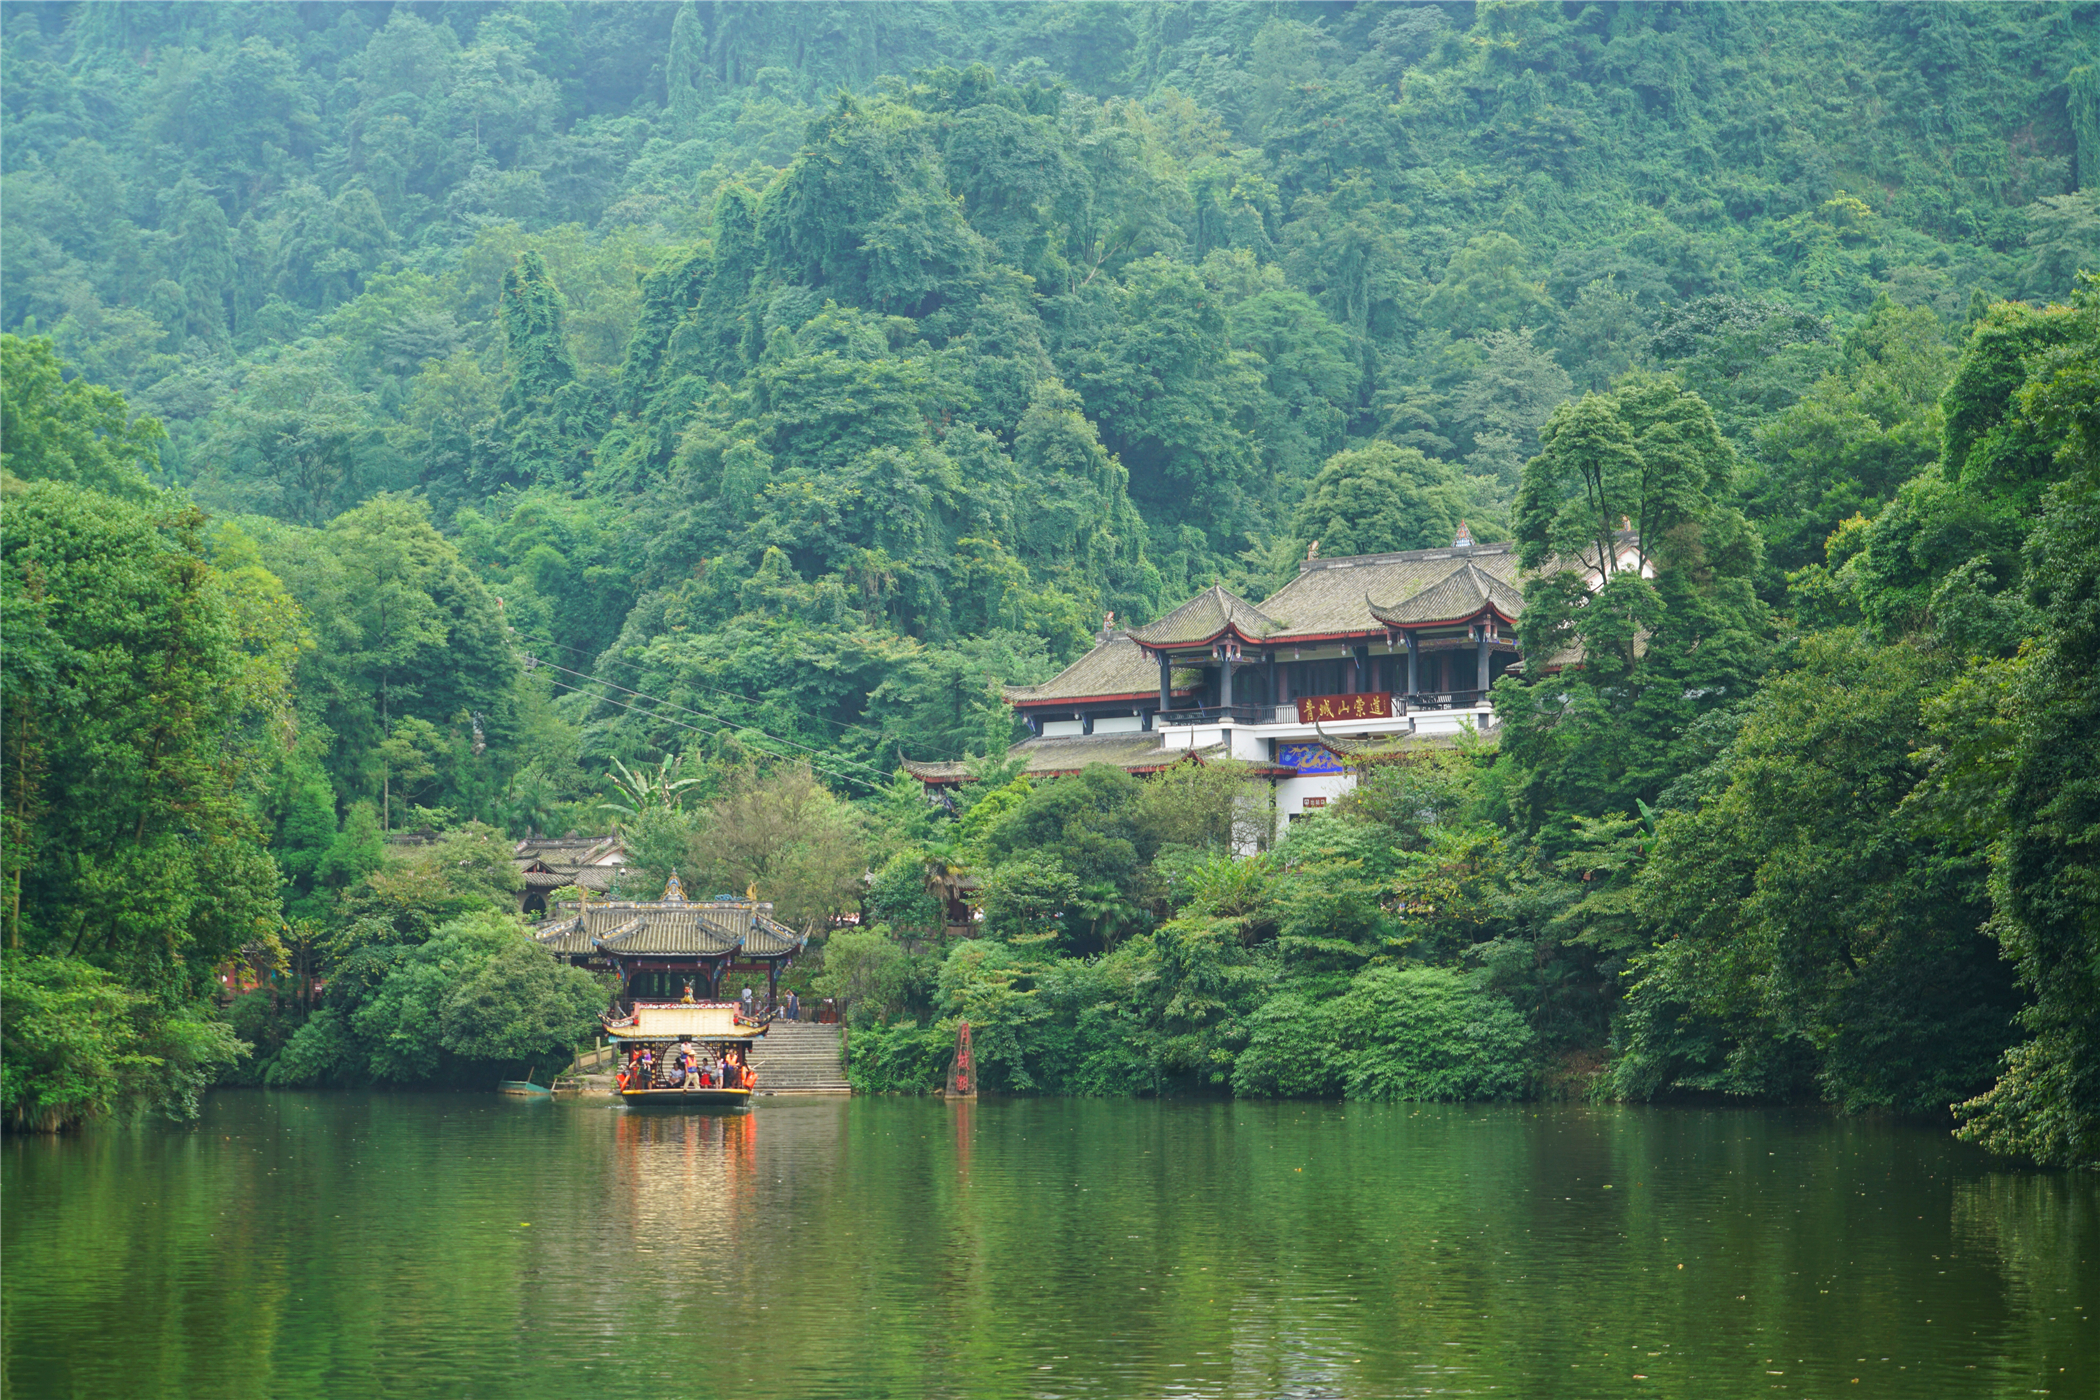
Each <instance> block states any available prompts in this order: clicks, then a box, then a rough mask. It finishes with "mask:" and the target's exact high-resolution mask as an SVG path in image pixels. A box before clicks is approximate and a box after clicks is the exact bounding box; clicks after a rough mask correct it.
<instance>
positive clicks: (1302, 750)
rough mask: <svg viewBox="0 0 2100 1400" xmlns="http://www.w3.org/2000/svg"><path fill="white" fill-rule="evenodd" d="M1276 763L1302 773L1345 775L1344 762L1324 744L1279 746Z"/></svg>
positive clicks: (1277, 747)
mask: <svg viewBox="0 0 2100 1400" xmlns="http://www.w3.org/2000/svg"><path fill="white" fill-rule="evenodd" d="M1276 763H1277V765H1278V766H1279V767H1282V768H1295V769H1297V770H1298V771H1299V772H1300V773H1343V772H1347V771H1348V770H1347V769H1345V768H1343V767H1342V761H1341V760H1340V759H1339V758H1336V757H1335V756H1334V755H1333V754H1332V753H1330V752H1328V750H1327V748H1326V746H1325V745H1323V744H1278V745H1277V746H1276Z"/></svg>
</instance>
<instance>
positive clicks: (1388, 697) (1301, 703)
mask: <svg viewBox="0 0 2100 1400" xmlns="http://www.w3.org/2000/svg"><path fill="white" fill-rule="evenodd" d="M1392 717H1393V695H1392V692H1391V691H1388V690H1377V691H1372V692H1371V693H1369V694H1367V695H1301V696H1299V697H1298V723H1300V724H1316V723H1325V722H1326V721H1328V720H1344V719H1391V718H1392Z"/></svg>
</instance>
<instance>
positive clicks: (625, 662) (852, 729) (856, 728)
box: [538, 641, 880, 739]
mask: <svg viewBox="0 0 2100 1400" xmlns="http://www.w3.org/2000/svg"><path fill="white" fill-rule="evenodd" d="M547 645H549V646H551V647H557V648H559V649H560V650H562V651H565V652H567V653H569V655H571V656H580V657H583V658H584V659H586V660H588V661H590V662H591V663H592V664H594V665H596V664H599V663H601V662H604V661H605V658H604V656H602V655H600V656H592V655H591V653H589V652H587V651H585V650H583V648H581V647H572V646H567V645H564V644H563V643H561V642H555V641H550V642H548V643H547ZM538 664H539V665H542V666H552V665H554V664H555V663H553V662H552V661H539V662H538ZM607 664H611V665H615V666H629V667H632V668H634V669H635V670H637V671H639V670H640V669H641V668H642V663H641V662H639V661H637V660H635V659H634V658H633V657H629V656H615V657H613V658H612V660H611V661H610V663H607ZM569 674H571V675H576V674H578V673H577V672H575V671H571V672H570V673H569ZM594 679H596V678H595V677H594ZM603 683H604V684H606V685H611V684H613V683H612V682H611V681H604V682H603ZM683 683H684V684H686V685H689V686H692V687H693V688H694V689H695V690H704V691H707V692H708V693H709V694H711V695H721V696H726V697H727V698H729V699H731V700H741V701H743V702H744V703H745V704H747V705H763V704H765V703H766V702H765V701H763V700H761V699H759V698H758V697H756V696H753V695H744V694H742V693H740V692H738V691H734V690H724V689H722V687H720V686H718V685H708V684H706V683H704V682H702V681H694V680H688V681H685V682H683ZM629 693H630V694H634V693H638V692H629ZM666 703H669V702H666ZM693 713H695V714H698V713H700V711H697V710H696V711H694V712H693ZM808 718H810V719H813V720H815V721H816V722H817V723H818V724H828V725H830V726H831V727H832V728H833V729H836V730H838V731H839V732H840V733H841V734H866V735H868V736H869V737H870V738H877V739H879V738H880V736H879V735H877V734H876V733H875V731H874V730H873V729H872V728H870V727H869V726H868V725H865V724H847V723H845V722H843V721H841V720H835V719H827V718H825V717H824V716H823V715H810V716H808Z"/></svg>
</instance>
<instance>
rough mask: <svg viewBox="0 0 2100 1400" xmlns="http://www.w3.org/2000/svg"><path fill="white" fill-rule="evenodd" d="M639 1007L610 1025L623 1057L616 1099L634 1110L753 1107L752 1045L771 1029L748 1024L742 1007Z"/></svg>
mask: <svg viewBox="0 0 2100 1400" xmlns="http://www.w3.org/2000/svg"><path fill="white" fill-rule="evenodd" d="M633 1005H634V1009H633V1010H632V1011H631V1012H629V1013H628V1014H627V1015H626V1016H621V1017H608V1018H607V1019H606V1022H605V1032H606V1034H607V1035H608V1036H609V1037H610V1038H611V1040H612V1043H613V1048H614V1050H615V1052H616V1054H615V1057H614V1063H615V1065H616V1066H617V1070H616V1072H615V1074H614V1078H613V1093H614V1094H616V1095H617V1096H618V1097H619V1099H620V1101H621V1102H622V1103H625V1104H628V1105H630V1106H632V1107H635V1108H711V1109H725V1108H726V1109H741V1108H747V1107H749V1106H750V1103H751V1097H752V1090H753V1084H754V1082H755V1081H754V1079H753V1076H752V1074H751V1070H750V1066H749V1064H748V1063H747V1060H748V1055H749V1051H750V1047H751V1042H752V1041H754V1040H756V1039H758V1038H759V1037H760V1036H762V1035H764V1034H765V1033H766V1028H765V1026H764V1025H762V1024H758V1023H754V1022H750V1021H746V1020H745V1019H744V1018H743V1017H742V1016H741V1015H740V1014H738V1013H739V1008H738V1007H737V1004H736V1003H735V1002H727V1001H664V1002H648V1001H638V1002H635V1003H634V1004H633ZM645 1056H646V1058H644V1057H645ZM688 1061H690V1063H688ZM645 1064H646V1070H645V1069H644V1065H645Z"/></svg>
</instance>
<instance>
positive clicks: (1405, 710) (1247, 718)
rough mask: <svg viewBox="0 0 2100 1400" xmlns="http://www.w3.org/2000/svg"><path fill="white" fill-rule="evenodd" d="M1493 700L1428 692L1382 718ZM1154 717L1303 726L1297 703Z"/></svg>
mask: <svg viewBox="0 0 2100 1400" xmlns="http://www.w3.org/2000/svg"><path fill="white" fill-rule="evenodd" d="M1489 698H1490V697H1489V695H1488V692H1487V691H1485V690H1425V691H1423V692H1421V693H1420V694H1418V695H1395V696H1394V697H1393V713H1392V714H1391V715H1390V716H1380V718H1391V719H1398V718H1401V717H1402V716H1405V715H1410V714H1422V713H1426V712H1431V711H1436V710H1475V709H1479V708H1481V707H1482V706H1484V705H1486V704H1487V703H1488V701H1489ZM1152 718H1153V722H1154V724H1155V725H1170V724H1173V725H1180V724H1216V723H1218V721H1220V720H1234V721H1236V722H1238V723H1240V724H1297V723H1299V719H1298V706H1297V705H1296V704H1295V703H1291V704H1284V705H1203V706H1199V707H1196V708H1194V709H1187V710H1162V711H1160V712H1158V713H1157V714H1155V715H1154V716H1153V717H1152ZM1334 722H1335V723H1341V721H1334Z"/></svg>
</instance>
